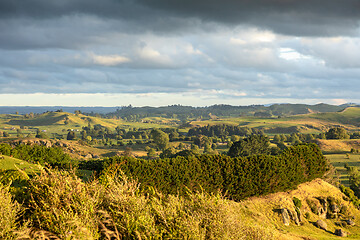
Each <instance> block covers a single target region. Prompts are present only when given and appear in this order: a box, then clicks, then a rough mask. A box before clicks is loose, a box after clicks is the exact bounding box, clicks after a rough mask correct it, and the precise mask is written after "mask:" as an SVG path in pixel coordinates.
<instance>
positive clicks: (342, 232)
mask: <svg viewBox="0 0 360 240" xmlns="http://www.w3.org/2000/svg"><path fill="white" fill-rule="evenodd" d="M335 235H336V236H340V237H346V236H347V233H346V232H344V230H342V229H341V228H339V229H335Z"/></svg>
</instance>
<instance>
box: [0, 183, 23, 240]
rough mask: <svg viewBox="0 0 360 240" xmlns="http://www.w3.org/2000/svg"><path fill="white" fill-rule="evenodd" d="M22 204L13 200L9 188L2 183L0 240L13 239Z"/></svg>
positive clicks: (0, 188) (0, 194) (0, 193)
mask: <svg viewBox="0 0 360 240" xmlns="http://www.w3.org/2000/svg"><path fill="white" fill-rule="evenodd" d="M19 212H20V204H18V203H17V202H16V201H14V200H13V199H12V196H11V194H10V192H9V186H4V185H2V184H1V183H0V239H13V238H14V233H13V232H14V230H16V227H17V223H16V220H17V216H18V213H19Z"/></svg>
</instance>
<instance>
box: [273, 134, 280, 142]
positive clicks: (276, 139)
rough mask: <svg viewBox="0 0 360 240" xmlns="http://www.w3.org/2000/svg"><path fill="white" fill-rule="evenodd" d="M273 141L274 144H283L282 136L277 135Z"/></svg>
mask: <svg viewBox="0 0 360 240" xmlns="http://www.w3.org/2000/svg"><path fill="white" fill-rule="evenodd" d="M273 141H274V143H280V142H281V137H280V135H275V136H274V139H273Z"/></svg>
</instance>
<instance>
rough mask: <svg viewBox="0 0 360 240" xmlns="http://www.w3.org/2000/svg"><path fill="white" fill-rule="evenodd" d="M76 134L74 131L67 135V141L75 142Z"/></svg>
mask: <svg viewBox="0 0 360 240" xmlns="http://www.w3.org/2000/svg"><path fill="white" fill-rule="evenodd" d="M75 137H76V136H75V132H74V131H69V132H68V134H67V137H66V139H67V140H74V139H75Z"/></svg>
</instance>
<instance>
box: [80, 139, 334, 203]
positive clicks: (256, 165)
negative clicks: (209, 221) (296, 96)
mask: <svg viewBox="0 0 360 240" xmlns="http://www.w3.org/2000/svg"><path fill="white" fill-rule="evenodd" d="M114 164H115V165H117V166H118V167H119V168H120V169H121V170H122V171H123V172H124V173H125V174H126V175H128V176H130V177H132V178H135V179H138V181H139V182H140V183H141V188H142V189H143V190H146V189H148V188H149V187H150V188H152V187H153V188H156V189H157V190H159V191H161V192H163V193H171V194H177V193H179V194H185V193H186V192H187V191H196V190H205V191H206V192H217V191H218V190H221V191H222V192H223V193H224V194H226V195H227V197H229V198H231V199H234V200H241V199H244V198H246V197H250V196H257V195H263V194H268V193H274V192H278V191H285V190H288V189H292V188H295V187H296V186H297V185H298V184H300V183H302V182H306V181H311V180H312V179H314V178H317V177H321V176H323V174H324V173H325V172H326V171H327V168H328V162H327V160H326V159H325V157H324V156H323V155H322V153H321V151H320V149H319V148H318V146H317V145H316V144H306V145H297V146H292V147H289V148H287V149H286V150H284V151H283V153H282V154H280V155H277V156H270V155H253V156H249V157H237V158H232V157H229V156H226V155H201V156H191V157H176V158H165V159H154V160H151V161H148V160H143V159H135V158H129V157H112V158H106V159H104V160H95V161H87V162H82V163H81V164H80V166H79V167H80V168H81V169H88V170H96V171H104V170H106V169H107V168H108V167H109V166H113V165H114Z"/></svg>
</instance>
